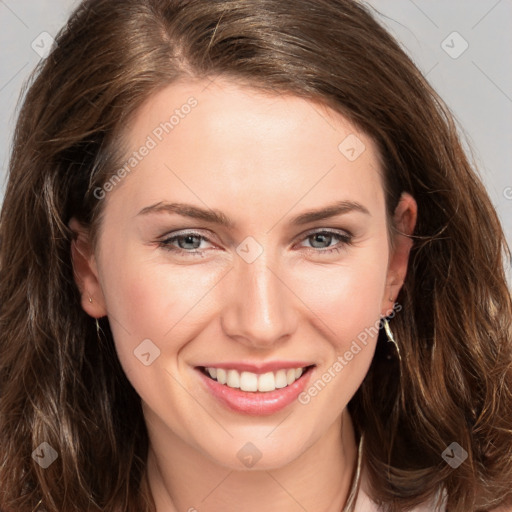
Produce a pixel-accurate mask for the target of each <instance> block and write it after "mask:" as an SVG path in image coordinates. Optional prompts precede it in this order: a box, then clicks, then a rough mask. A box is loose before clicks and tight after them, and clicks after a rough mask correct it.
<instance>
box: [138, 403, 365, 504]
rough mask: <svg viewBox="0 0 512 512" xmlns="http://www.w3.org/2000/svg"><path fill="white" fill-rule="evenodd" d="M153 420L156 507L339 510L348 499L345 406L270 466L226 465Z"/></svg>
mask: <svg viewBox="0 0 512 512" xmlns="http://www.w3.org/2000/svg"><path fill="white" fill-rule="evenodd" d="M147 420H148V419H147V418H146V421H147ZM155 421H157V420H156V419H155V418H152V419H151V422H150V424H149V423H148V432H149V437H150V449H149V453H148V465H147V476H148V481H149V485H150V488H151V492H152V494H153V498H154V500H155V504H156V510H157V512H178V511H187V512H198V511H201V512H214V511H218V510H222V511H223V512H238V511H239V510H244V512H260V511H261V510H281V511H282V512H288V511H290V512H291V511H296V510H315V511H318V512H340V511H341V510H342V509H343V506H344V505H345V503H346V501H347V497H348V494H349V492H350V487H351V484H352V477H353V475H354V470H355V466H356V462H357V447H356V440H355V434H354V429H353V425H352V421H351V418H350V415H349V414H348V410H347V409H345V411H344V412H343V414H342V415H341V416H340V417H339V418H338V420H337V421H335V422H334V423H333V424H332V425H331V427H330V428H329V429H328V430H327V431H326V432H325V434H324V435H323V436H322V437H321V438H319V439H318V440H317V441H316V442H315V443H314V444H313V445H311V446H310V447H309V448H307V449H306V450H305V451H304V452H302V453H301V454H300V455H299V456H298V457H297V458H296V459H294V460H293V461H292V462H290V463H289V464H287V465H286V466H283V467H279V468H275V469H272V470H251V471H247V470H245V471H243V470H242V471H240V470H233V469H229V468H227V467H225V466H223V465H221V464H220V463H218V462H216V461H215V460H212V459H211V458H209V457H208V456H207V455H206V454H205V453H200V452H199V451H198V450H196V449H195V448H194V447H192V446H190V445H189V444H187V443H184V442H183V441H182V440H181V439H180V438H179V437H177V436H175V435H174V434H173V433H172V432H170V431H169V430H168V429H166V428H165V427H164V426H163V425H157V424H156V423H155ZM169 454H172V456H169Z"/></svg>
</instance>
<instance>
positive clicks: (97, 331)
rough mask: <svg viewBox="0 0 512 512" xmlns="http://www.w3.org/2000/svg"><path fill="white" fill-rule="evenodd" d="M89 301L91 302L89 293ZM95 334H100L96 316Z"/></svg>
mask: <svg viewBox="0 0 512 512" xmlns="http://www.w3.org/2000/svg"><path fill="white" fill-rule="evenodd" d="M89 302H90V303H91V304H92V299H91V296H90V295H89ZM96 334H97V335H98V337H99V336H100V324H99V322H98V319H97V318H96Z"/></svg>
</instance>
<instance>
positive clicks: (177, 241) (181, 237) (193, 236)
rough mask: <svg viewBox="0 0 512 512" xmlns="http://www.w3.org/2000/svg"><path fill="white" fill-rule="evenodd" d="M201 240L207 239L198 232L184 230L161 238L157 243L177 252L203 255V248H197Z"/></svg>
mask: <svg viewBox="0 0 512 512" xmlns="http://www.w3.org/2000/svg"><path fill="white" fill-rule="evenodd" d="M203 241H205V242H208V241H209V240H208V238H206V237H205V236H203V235H200V234H198V233H194V232H185V233H181V234H176V235H173V236H171V237H168V238H166V239H164V240H161V241H160V242H159V243H158V245H159V246H160V247H163V248H164V249H166V250H168V251H171V252H174V253H177V254H183V255H189V254H192V255H195V256H203V252H204V248H201V249H200V250H199V247H200V245H201V243H202V242H203Z"/></svg>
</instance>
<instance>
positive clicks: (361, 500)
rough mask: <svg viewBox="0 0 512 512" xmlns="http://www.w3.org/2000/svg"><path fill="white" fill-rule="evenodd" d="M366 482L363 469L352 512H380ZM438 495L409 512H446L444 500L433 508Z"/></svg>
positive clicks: (508, 509) (509, 511) (504, 511)
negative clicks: (439, 505)
mask: <svg viewBox="0 0 512 512" xmlns="http://www.w3.org/2000/svg"><path fill="white" fill-rule="evenodd" d="M368 492H369V491H368V481H367V475H366V472H365V471H364V469H363V470H362V471H361V484H360V487H359V492H358V494H357V498H356V501H355V504H354V510H353V512H382V509H380V508H379V506H378V505H377V503H375V502H374V501H373V500H372V499H371V498H370V496H369V494H368ZM437 497H438V495H437V494H436V495H434V496H433V497H432V499H431V500H429V501H428V502H425V503H424V504H422V505H420V506H418V507H416V508H414V509H413V510H411V511H410V512H446V505H445V500H444V499H443V501H442V505H441V507H438V508H435V507H434V504H435V502H436V500H437ZM489 512H512V506H506V505H505V506H501V507H498V508H494V509H492V510H489Z"/></svg>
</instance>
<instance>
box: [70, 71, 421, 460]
mask: <svg viewBox="0 0 512 512" xmlns="http://www.w3.org/2000/svg"><path fill="white" fill-rule="evenodd" d="M172 116H174V117H172ZM166 123H167V124H166ZM126 134H127V135H126V136H127V141H128V143H129V147H130V151H129V153H128V154H127V155H126V159H127V161H128V160H129V159H130V158H132V160H130V161H129V162H131V163H129V164H128V165H127V166H126V167H125V172H124V173H123V172H122V171H121V172H120V173H118V179H117V180H115V181H111V183H110V186H109V185H107V186H106V187H104V188H103V189H102V190H101V191H97V195H98V197H101V199H99V200H102V201H105V204H104V207H105V210H104V216H103V220H102V225H101V231H100V234H99V238H98V245H97V247H96V250H95V251H94V252H93V251H92V249H91V248H90V247H89V246H88V244H87V237H86V234H85V233H83V232H81V234H80V238H79V241H78V244H77V245H76V246H75V247H74V250H73V256H74V263H75V269H76V271H77V275H78V280H79V283H80V287H81V289H82V291H83V307H84V309H86V311H87V312H88V313H89V314H90V315H91V316H94V317H98V316H102V315H108V318H109V322H110V326H111V329H112V333H113V336H114V340H115V345H116V348H117V353H118V355H119V359H120V361H121V364H122V366H123V368H124V370H125V372H126V375H127V377H128V379H129V380H130V382H131V383H132V384H133V386H134V388H135V389H136V391H137V392H138V393H139V395H140V397H141V399H142V403H143V409H144V414H145V417H146V422H147V424H148V429H149V432H150V436H151V435H161V436H162V435H163V436H166V437H167V439H168V440H171V439H172V440H173V442H175V443H183V444H185V445H187V446H189V447H192V448H193V449H194V450H195V451H196V452H197V453H199V454H201V455H203V456H206V457H208V458H210V460H211V459H213V460H214V461H216V462H218V463H220V464H222V465H223V466H225V467H230V468H238V469H240V461H241V458H240V457H241V456H244V453H245V452H244V450H246V451H247V453H248V454H249V455H251V453H249V452H250V451H251V450H254V448H252V447H251V445H248V444H247V443H252V444H253V445H254V446H255V447H257V451H256V453H258V452H259V453H260V454H262V458H261V460H260V461H259V463H258V464H259V465H258V468H272V467H278V466H281V465H283V464H286V463H287V462H290V461H292V460H294V459H296V458H297V457H298V456H299V455H300V454H301V453H302V452H304V451H305V450H306V449H307V448H308V447H311V446H312V445H313V444H314V443H315V442H316V441H318V440H319V439H320V438H321V437H322V436H323V435H326V433H327V431H328V429H329V427H332V426H333V424H335V423H336V422H339V421H340V418H341V414H342V411H343V410H344V408H345V407H346V405H347V403H348V401H349V400H350V398H351V397H352V396H353V395H354V393H355V391H356V390H357V388H358V387H359V385H360V384H361V382H362V380H363V378H364V377H365V375H366V373H367V370H368V368H369V365H370V362H371V360H372V356H373V354H374V349H375V344H376V339H377V338H376V335H375V332H376V330H375V329H372V327H374V326H375V325H377V324H378V321H379V318H380V315H381V314H386V313H389V312H390V309H391V307H392V305H393V300H394V299H395V298H396V296H397V293H398V291H399V288H400V286H401V284H402V281H403V278H404V275H405V272H406V264H407V256H408V251H409V248H410V242H409V240H408V239H407V238H406V237H403V236H397V237H396V238H395V240H394V244H393V248H391V245H390V240H389V239H388V226H387V224H386V215H385V201H384V192H383V182H382V178H381V168H380V165H379V158H378V154H377V150H376V147H375V145H374V143H373V142H372V140H371V139H370V138H368V137H367V136H366V135H365V134H364V133H362V132H360V131H359V130H358V129H356V128H355V127H354V126H352V125H351V124H350V123H349V122H348V121H347V120H346V119H344V118H343V117H341V116H340V115H338V114H334V113H333V112H332V111H328V110H327V109H326V108H323V107H322V106H320V105H319V104H316V103H313V102H310V101H306V100H304V99H300V98H297V97H294V96H287V95H277V94H276V95H264V94H263V93H261V92H256V91H254V90H251V89H248V88H246V87H241V86H237V85H235V84H234V83H230V82H228V81H226V80H221V79H217V80H215V81H213V82H211V83H210V82H187V83H177V84H173V85H172V86H169V87H168V88H166V89H165V90H162V91H160V92H159V93H158V94H156V95H155V96H153V97H152V98H151V100H150V101H148V102H147V103H146V104H145V106H144V107H143V108H142V109H140V111H139V112H138V113H137V116H136V117H135V119H134V121H133V123H132V124H131V125H130V126H129V127H127V132H126ZM144 148H145V149H144ZM133 152H136V154H134V153H133ZM395 220H396V222H397V224H398V227H399V228H400V229H401V230H402V231H404V232H411V231H412V228H413V224H414V221H415V204H414V201H413V200H412V198H410V196H408V195H404V196H403V198H402V200H401V202H400V204H399V207H398V209H397V212H396V215H395ZM72 227H74V228H75V229H76V230H77V231H80V230H79V226H78V224H77V223H76V222H75V221H73V222H72ZM77 249H78V251H77ZM89 251H90V252H89ZM89 296H90V297H91V298H92V300H93V302H92V303H91V302H90V301H89V300H88V298H89ZM205 368H214V369H215V370H213V371H212V374H213V375H214V376H215V375H217V378H218V379H219V380H220V381H221V382H219V381H215V380H213V379H212V378H211V377H209V376H207V375H206V373H205V370H204V369H205ZM293 368H302V369H303V375H302V376H301V377H299V378H298V380H296V381H295V378H296V375H297V376H298V374H299V372H297V374H295V372H294V371H293V370H290V369H293ZM230 370H231V371H230ZM233 370H234V371H233ZM306 370H307V371H306ZM224 378H226V379H228V382H227V383H225V384H223V383H222V381H223V380H224ZM287 379H289V380H287ZM290 383H291V384H290ZM228 384H230V385H228ZM237 385H238V386H242V388H243V390H240V389H236V386H237ZM258 387H259V388H258ZM256 389H260V391H257V390H256ZM252 455H254V454H252Z"/></svg>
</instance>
